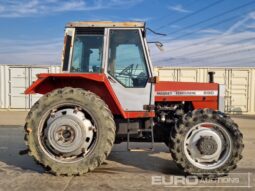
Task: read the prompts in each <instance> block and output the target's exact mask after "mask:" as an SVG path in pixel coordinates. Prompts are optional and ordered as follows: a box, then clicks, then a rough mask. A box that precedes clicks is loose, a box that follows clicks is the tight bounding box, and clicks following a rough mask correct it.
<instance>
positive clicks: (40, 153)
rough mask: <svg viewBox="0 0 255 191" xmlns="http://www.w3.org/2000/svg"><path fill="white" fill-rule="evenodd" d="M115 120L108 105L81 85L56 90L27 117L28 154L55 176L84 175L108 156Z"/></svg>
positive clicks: (42, 99)
mask: <svg viewBox="0 0 255 191" xmlns="http://www.w3.org/2000/svg"><path fill="white" fill-rule="evenodd" d="M115 129H116V128H115V123H114V121H113V116H112V114H111V111H110V110H109V108H108V106H107V105H106V104H105V103H104V101H103V100H101V99H100V98H99V97H98V96H97V95H95V94H94V93H91V92H88V91H85V90H83V89H79V88H69V87H68V88H63V89H56V90H54V91H52V92H50V93H48V94H46V95H44V96H43V97H41V98H40V99H39V100H38V101H37V102H36V103H35V104H34V106H33V107H32V109H31V110H30V112H29V113H28V116H27V118H26V124H25V131H26V135H25V141H26V144H27V145H28V149H29V154H30V155H32V156H33V157H34V158H35V160H36V161H37V162H38V163H39V164H41V165H42V166H43V167H45V168H46V169H49V170H50V171H51V172H52V173H54V174H55V175H68V176H71V175H81V174H84V173H86V172H88V171H92V170H94V169H95V168H96V167H97V166H99V165H100V164H101V163H102V162H103V161H104V160H105V159H106V157H107V156H108V155H109V153H110V151H111V149H112V146H113V143H114V139H115Z"/></svg>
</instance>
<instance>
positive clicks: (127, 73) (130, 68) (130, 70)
mask: <svg viewBox="0 0 255 191" xmlns="http://www.w3.org/2000/svg"><path fill="white" fill-rule="evenodd" d="M133 69H134V64H130V65H129V66H127V67H126V68H124V69H123V70H122V71H121V72H120V73H119V75H125V76H132V73H133Z"/></svg>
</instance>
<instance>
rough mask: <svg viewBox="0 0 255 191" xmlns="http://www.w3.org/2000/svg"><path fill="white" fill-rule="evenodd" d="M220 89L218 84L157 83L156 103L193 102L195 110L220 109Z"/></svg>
mask: <svg viewBox="0 0 255 191" xmlns="http://www.w3.org/2000/svg"><path fill="white" fill-rule="evenodd" d="M218 88H219V85H218V84H216V83H197V82H163V81H162V82H157V83H156V86H155V102H174V101H176V102H181V101H189V102H192V105H193V107H194V109H198V108H211V109H215V110H217V109H218V93H219V92H218Z"/></svg>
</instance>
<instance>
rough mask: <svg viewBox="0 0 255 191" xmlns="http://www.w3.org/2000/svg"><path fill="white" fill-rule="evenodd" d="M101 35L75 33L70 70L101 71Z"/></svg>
mask: <svg viewBox="0 0 255 191" xmlns="http://www.w3.org/2000/svg"><path fill="white" fill-rule="evenodd" d="M102 57H103V35H84V34H83V35H76V37H75V40H74V47H73V57H72V63H71V72H91V73H98V72H101V68H102Z"/></svg>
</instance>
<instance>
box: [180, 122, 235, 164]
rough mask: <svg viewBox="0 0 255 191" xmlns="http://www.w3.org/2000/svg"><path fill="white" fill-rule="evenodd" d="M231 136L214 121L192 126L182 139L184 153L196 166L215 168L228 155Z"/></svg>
mask: <svg viewBox="0 0 255 191" xmlns="http://www.w3.org/2000/svg"><path fill="white" fill-rule="evenodd" d="M230 149H231V138H230V137H229V135H228V133H227V132H226V130H224V128H223V127H221V126H220V125H218V124H215V123H201V124H198V125H196V126H193V127H192V128H191V129H190V130H189V132H188V133H187V135H186V137H185V140H184V153H185V155H186V157H187V159H188V160H189V161H190V162H191V163H192V164H193V165H195V166H196V167H198V168H202V169H213V168H217V167H219V166H220V165H222V164H223V163H224V161H226V160H227V158H228V157H229V153H230V152H229V150H230Z"/></svg>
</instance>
